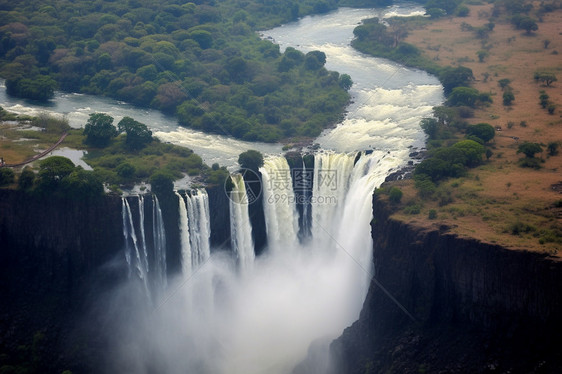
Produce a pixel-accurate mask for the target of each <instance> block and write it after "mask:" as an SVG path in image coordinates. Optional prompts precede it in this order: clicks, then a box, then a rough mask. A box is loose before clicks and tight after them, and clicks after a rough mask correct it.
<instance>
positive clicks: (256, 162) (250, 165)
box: [238, 149, 263, 172]
mask: <svg viewBox="0 0 562 374" xmlns="http://www.w3.org/2000/svg"><path fill="white" fill-rule="evenodd" d="M238 163H239V164H240V166H241V167H243V168H245V169H250V170H253V171H256V172H257V171H258V170H259V168H260V167H262V166H263V155H262V154H261V153H260V152H258V151H255V150H253V149H250V150H248V151H246V152H243V153H241V154H240V156H238Z"/></svg>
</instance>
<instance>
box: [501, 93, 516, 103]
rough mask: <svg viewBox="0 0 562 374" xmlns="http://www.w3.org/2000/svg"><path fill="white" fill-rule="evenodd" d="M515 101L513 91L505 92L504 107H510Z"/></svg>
mask: <svg viewBox="0 0 562 374" xmlns="http://www.w3.org/2000/svg"><path fill="white" fill-rule="evenodd" d="M513 100H515V95H514V94H513V92H512V91H505V92H504V93H503V105H505V106H510V105H511V102H512V101H513Z"/></svg>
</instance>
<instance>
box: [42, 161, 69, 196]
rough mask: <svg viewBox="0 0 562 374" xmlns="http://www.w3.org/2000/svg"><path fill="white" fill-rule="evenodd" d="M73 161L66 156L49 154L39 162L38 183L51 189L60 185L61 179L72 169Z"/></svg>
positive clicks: (46, 188)
mask: <svg viewBox="0 0 562 374" xmlns="http://www.w3.org/2000/svg"><path fill="white" fill-rule="evenodd" d="M74 168H75V166H74V163H73V162H72V161H70V160H69V159H68V158H66V157H62V156H51V157H49V158H46V159H45V160H43V161H41V162H40V163H39V173H38V175H37V177H38V179H39V185H40V187H41V188H42V189H45V190H51V189H55V188H56V187H57V186H59V185H60V183H61V182H62V180H63V179H64V178H65V177H67V176H68V175H70V173H72V172H73V171H74Z"/></svg>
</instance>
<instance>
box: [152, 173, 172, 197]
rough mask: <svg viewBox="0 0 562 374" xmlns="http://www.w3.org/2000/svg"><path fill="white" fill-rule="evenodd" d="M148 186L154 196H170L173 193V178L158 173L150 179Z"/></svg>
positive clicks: (169, 175)
mask: <svg viewBox="0 0 562 374" xmlns="http://www.w3.org/2000/svg"><path fill="white" fill-rule="evenodd" d="M150 186H151V188H152V192H154V193H155V194H156V195H159V196H160V195H162V196H165V195H171V194H173V193H174V176H173V175H171V174H169V173H166V172H163V171H158V172H156V173H155V174H153V175H152V176H151V177H150Z"/></svg>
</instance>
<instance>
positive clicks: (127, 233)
mask: <svg viewBox="0 0 562 374" xmlns="http://www.w3.org/2000/svg"><path fill="white" fill-rule="evenodd" d="M121 201H122V208H121V211H122V217H123V237H124V239H125V259H126V260H127V265H128V267H129V277H131V276H132V274H133V273H135V274H136V275H137V276H138V277H139V279H140V280H141V281H142V282H143V285H144V288H145V292H146V295H147V297H149V298H150V290H149V287H148V256H147V252H146V243H145V242H144V229H143V225H144V221H143V220H142V219H141V220H139V226H140V227H141V233H142V236H141V238H142V245H143V252H142V255H141V252H140V250H139V243H138V240H137V234H136V232H135V225H134V223H133V215H132V213H131V207H130V205H129V202H128V201H127V199H126V198H125V197H123V198H121ZM141 202H142V201H141V199H140V197H139V207H140V205H141ZM139 212H142V210H140V211H139ZM141 218H142V216H141ZM131 244H132V247H131ZM133 249H134V251H135V257H134V258H132V255H131V252H132V250H133ZM133 269H134V270H133Z"/></svg>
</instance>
